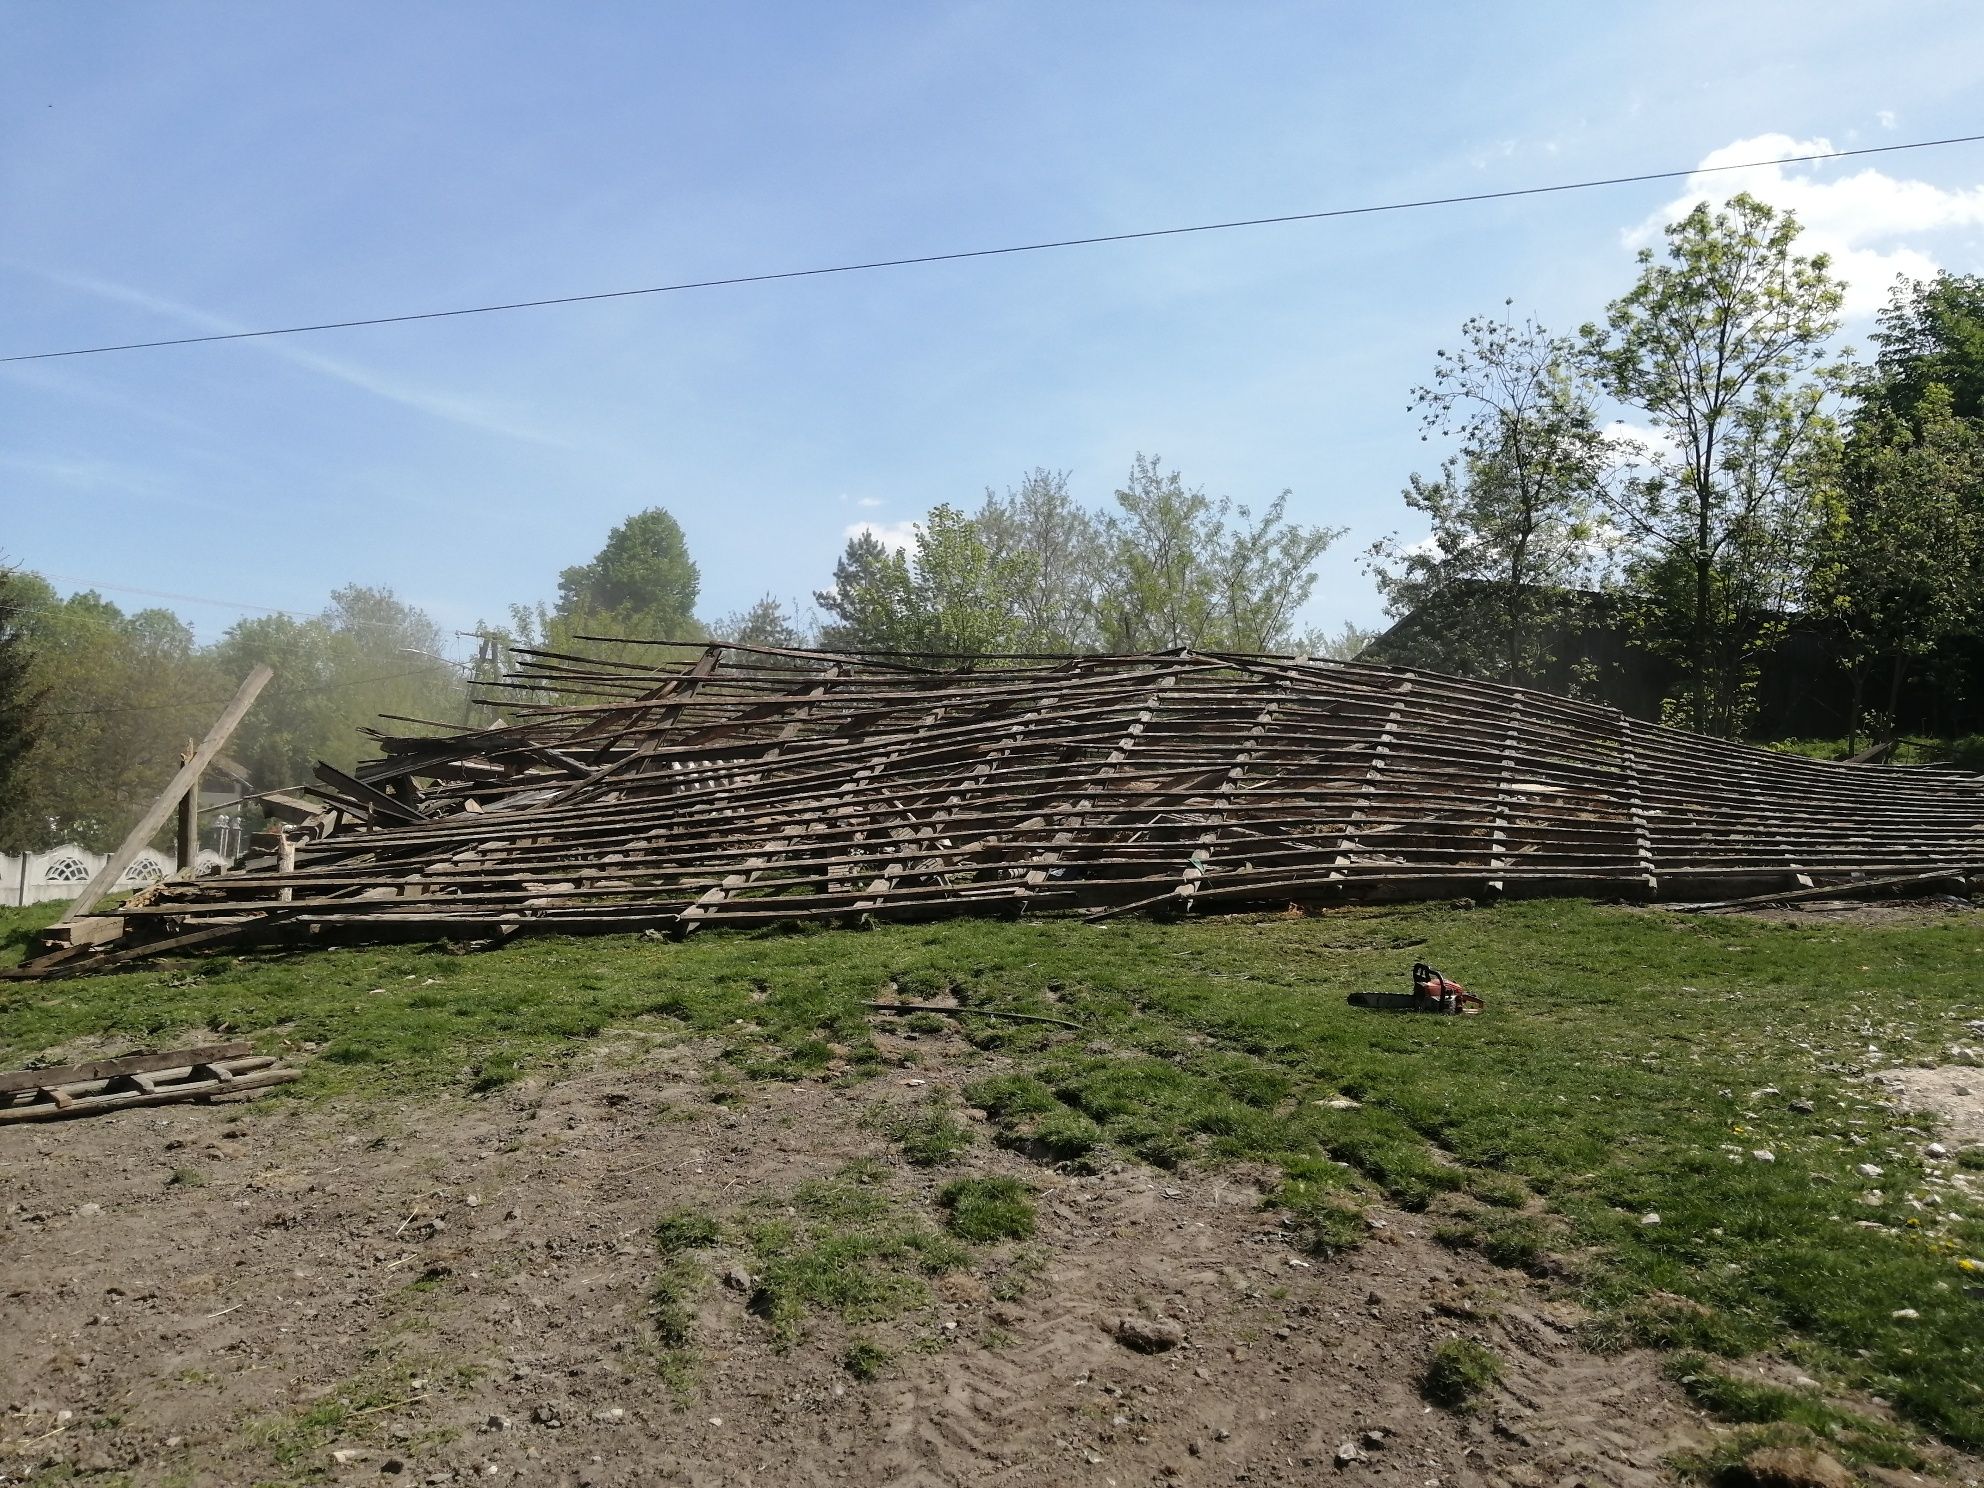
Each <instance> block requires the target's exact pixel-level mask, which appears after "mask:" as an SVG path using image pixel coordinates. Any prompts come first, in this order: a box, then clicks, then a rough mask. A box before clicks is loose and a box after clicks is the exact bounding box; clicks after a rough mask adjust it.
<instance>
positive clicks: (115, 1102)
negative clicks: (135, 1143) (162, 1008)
mask: <svg viewBox="0 0 1984 1488" xmlns="http://www.w3.org/2000/svg"><path fill="white" fill-rule="evenodd" d="M301 1073H302V1071H300V1070H294V1069H285V1068H282V1067H281V1061H280V1060H279V1059H277V1058H276V1056H274V1055H272V1054H255V1053H251V1052H250V1050H249V1046H248V1045H247V1044H243V1043H233V1044H210V1045H207V1046H205V1047H203V1048H196V1049H170V1050H165V1051H163V1052H159V1053H149V1054H126V1055H124V1056H123V1057H122V1058H118V1059H99V1060H96V1061H94V1062H93V1063H90V1064H74V1065H68V1066H64V1067H60V1068H50V1069H25V1070H9V1071H7V1072H6V1073H4V1074H0V1123H4V1122H10V1121H57V1120H61V1119H63V1118H65V1117H70V1116H94V1115H98V1114H100V1113H102V1112H105V1111H121V1110H123V1109H125V1108H126V1107H129V1106H162V1105H166V1104H168V1103H170V1102H173V1101H189V1100H213V1099H215V1098H217V1097H220V1096H232V1095H239V1094H242V1093H244V1092H246V1091H250V1090H260V1089H263V1088H265V1087H267V1086H270V1085H282V1084H286V1083H287V1082H288V1081H291V1080H294V1079H296V1078H298V1076H299V1075H301Z"/></svg>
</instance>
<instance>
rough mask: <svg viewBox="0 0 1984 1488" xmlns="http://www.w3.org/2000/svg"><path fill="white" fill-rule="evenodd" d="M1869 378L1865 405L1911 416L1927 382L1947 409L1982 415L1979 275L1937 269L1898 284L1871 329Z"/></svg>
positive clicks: (1983, 299) (1982, 277)
mask: <svg viewBox="0 0 1984 1488" xmlns="http://www.w3.org/2000/svg"><path fill="white" fill-rule="evenodd" d="M1874 344H1875V345H1876V346H1877V347H1878V348H1879V352H1878V354H1877V357H1876V361H1875V367H1874V373H1875V375H1874V378H1873V380H1872V383H1871V385H1870V386H1869V387H1868V388H1867V389H1866V390H1865V393H1864V395H1863V399H1862V404H1863V406H1867V405H1868V404H1874V403H1877V404H1879V405H1880V406H1881V407H1883V408H1885V409H1887V410H1888V411H1889V412H1890V413H1893V414H1899V415H1901V416H1903V417H1911V416H1913V414H1914V413H1915V411H1916V410H1917V409H1919V408H1921V407H1922V406H1923V400H1924V399H1925V398H1926V397H1927V396H1928V392H1929V389H1930V388H1931V387H1936V386H1940V387H1942V388H1945V389H1947V390H1948V392H1949V411H1950V415H1951V416H1952V417H1955V418H1961V419H1984V274H1949V273H1943V274H1938V275H1936V277H1935V278H1933V279H1928V280H1906V281H1903V282H1902V283H1900V284H1897V285H1896V286H1895V290H1894V294H1893V295H1892V296H1891V297H1890V298H1889V300H1888V304H1887V307H1886V308H1885V309H1883V310H1882V311H1881V315H1880V327H1879V329H1878V330H1876V331H1875V332H1874Z"/></svg>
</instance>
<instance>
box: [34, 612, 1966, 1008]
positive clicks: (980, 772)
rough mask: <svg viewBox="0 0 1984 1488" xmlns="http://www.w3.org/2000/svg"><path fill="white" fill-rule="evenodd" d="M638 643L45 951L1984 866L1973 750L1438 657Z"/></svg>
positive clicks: (1319, 902) (1692, 882)
mask: <svg viewBox="0 0 1984 1488" xmlns="http://www.w3.org/2000/svg"><path fill="white" fill-rule="evenodd" d="M629 654H631V653H630V652H629V650H628V648H627V647H626V646H625V645H624V644H615V643H612V642H605V641H601V642H599V643H597V649H596V650H595V652H594V654H591V655H572V654H564V653H554V652H549V651H535V652H528V653H523V654H522V666H521V669H520V670H519V671H517V672H515V673H513V674H511V676H510V677H509V678H508V679H507V680H506V681H504V682H501V683H497V684H495V685H494V686H493V687H491V688H489V689H486V690H485V693H484V696H483V698H482V701H484V702H485V703H488V704H490V705H492V706H494V707H495V708H496V709H497V710H498V711H499V712H500V713H501V715H502V719H503V721H502V722H500V723H498V724H496V725H495V726H492V727H489V728H482V729H476V730H473V731H470V732H466V733H446V734H437V733H434V732H428V733H424V734H419V735H411V734H410V735H405V736H387V735H383V734H381V735H377V736H376V737H377V738H378V742H379V744H380V747H381V751H382V753H381V757H380V758H378V759H376V760H373V761H371V762H370V763H368V764H366V765H364V766H362V767H360V768H359V770H358V771H357V772H356V774H355V775H347V774H344V773H342V772H339V771H336V770H333V769H330V768H329V767H320V769H319V771H318V782H319V783H318V785H317V786H316V787H315V788H314V790H313V792H312V793H313V795H314V796H315V797H316V798H317V803H318V804H317V805H316V806H315V807H305V808H304V809H302V810H294V809H293V810H292V811H291V815H292V816H293V817H296V818H298V822H297V825H296V826H295V828H294V830H293V831H290V832H289V833H288V834H287V838H286V840H285V841H284V843H283V844H282V845H281V846H280V847H279V848H275V849H273V850H269V851H265V852H260V853H256V854H251V855H250V856H249V857H247V858H245V859H243V860H242V861H241V862H240V863H238V864H237V865H235V867H234V868H233V869H232V870H230V871H228V872H226V873H219V874H213V875H209V876H206V877H202V878H198V879H182V880H173V881H168V882H165V883H162V884H159V885H157V886H155V887H153V888H151V889H149V890H147V891H145V892H144V893H143V894H141V895H139V896H136V897H135V898H134V899H133V900H131V901H127V902H126V903H125V904H123V905H122V906H119V907H118V908H117V909H116V910H115V911H114V912H113V913H112V915H111V916H110V917H109V919H110V920H111V921H114V923H104V924H100V925H98V926H97V928H96V929H95V930H94V931H92V932H90V933H78V934H76V935H75V937H74V943H72V944H71V945H69V946H67V947H66V948H64V949H62V950H59V951H58V952H56V953H55V954H54V955H52V956H50V957H46V958H44V959H43V960H42V961H41V962H39V963H36V964H35V966H34V967H32V968H31V970H34V971H40V972H44V973H45V972H64V971H70V970H85V969H90V968H92V967H96V966H107V965H114V964H117V963H118V962H121V961H126V960H130V959H133V958H135V957H139V956H144V955H149V954H153V953H156V952H160V951H167V950H171V949H175V948H192V947H196V946H214V945H218V944H223V943H228V942H254V941H270V940H283V939H304V940H331V939H336V940H345V941H351V940H383V939H389V938H422V939H434V938H461V939H480V938H488V937H490V936H496V935H504V934H509V933H512V932H516V931H520V930H527V931H539V932H545V931H549V932H565V933H577V932H591V931H630V930H650V929H651V930H657V931H661V932H665V933H671V934H682V933H686V932H689V931H693V930H695V929H697V928H698V927H700V926H704V925H732V926H762V925H767V924H777V923H784V922H791V921H798V920H829V921H849V920H858V919H861V918H863V917H874V918H878V919H882V918H889V919H900V918H914V917H932V916H939V915H957V914H981V915H986V914H1004V915H1014V914H1019V913H1022V912H1029V911H1046V910H1057V911H1066V910H1080V911H1087V912H1090V913H1091V914H1093V915H1104V914H1110V913H1115V912H1120V911H1130V910H1145V909H1157V908H1160V907H1163V908H1169V909H1173V910H1178V909H1186V908H1191V907H1194V906H1203V905H1209V904H1217V905H1221V906H1237V905H1272V906H1276V907H1280V906H1286V905H1289V904H1300V905H1310V906H1324V905H1331V904H1340V903H1346V902H1353V901H1359V900H1375V899H1427V898H1440V897H1449V896H1455V895H1468V896H1473V897H1494V896H1498V895H1580V896H1590V897H1599V898H1607V899H1612V898H1625V899H1635V900H1657V899H1658V900H1675V899H1688V898H1695V899H1702V898H1719V897H1724V896H1727V895H1731V894H1739V893H1758V892H1769V891H1774V890H1779V889H1785V890H1790V889H1796V888H1803V887H1810V886H1813V885H1824V884H1847V883H1852V882H1855V881H1864V880H1866V879H1867V878H1869V877H1875V876H1883V875H1896V874H1906V873H1925V872H1937V873H1947V874H1949V875H1951V876H1953V877H1955V878H1959V879H1960V878H1963V877H1966V876H1970V875H1977V874H1979V873H1984V777H1979V776H1974V775H1967V774H1962V773H1959V772H1956V771H1950V770H1941V769H1915V770H1907V769H1894V768H1887V767H1875V766H1866V765H1851V764H1837V763H1831V762H1827V761H1820V760H1813V759H1806V758H1802V757H1798V756H1792V755H1785V754H1776V753H1770V752H1766V751H1761V750H1756V749H1751V748H1747V747H1744V746H1741V745H1737V744H1731V743H1727V742H1723V741H1720V740H1714V739H1706V738H1701V737H1697V736H1694V735H1690V734H1685V733H1681V732H1678V731H1676V730H1672V729H1667V728H1661V727H1658V726H1655V725H1651V724H1646V723H1641V722H1638V721H1636V720H1634V719H1630V718H1627V717H1626V716H1625V715H1623V714H1621V713H1620V712H1618V711H1617V710H1616V709H1612V708H1607V707H1602V706H1598V705H1595V704H1590V703H1581V702H1575V701H1571V700H1568V699H1565V698H1560V697H1553V696H1549V695H1546V694H1542V693H1536V692H1529V691H1524V690H1522V689H1518V688H1513V687H1503V686H1497V685H1493V684H1487V683H1477V682H1465V681H1460V680H1457V679H1455V678H1451V677H1441V676H1436V675H1432V674H1428V673H1423V672H1415V671H1410V670H1403V669H1398V668H1391V667H1375V666H1362V665H1356V664H1351V663H1339V662H1326V661H1309V660H1302V659H1292V658H1287V657H1273V656H1243V655H1209V654H1205V653H1200V652H1188V651H1166V652H1157V653H1152V654H1148V655H1136V656H1085V657H1061V658H1026V657H1007V658H979V659H977V660H975V661H973V662H970V663H960V662H959V661H958V660H956V659H955V658H941V657H909V656H888V657H860V656H853V655H843V654H837V653H830V652H814V651H792V650H777V649H769V648H761V647H750V646H740V645H725V644H712V645H708V646H699V647H694V648H686V649H684V650H683V651H681V652H680V653H679V654H680V656H681V658H682V659H680V660H679V661H675V662H671V663H668V664H666V665H664V666H660V667H656V666H650V665H644V664H638V663H636V662H634V661H631V660H625V659H620V658H624V657H626V656H628V655H629ZM294 804H295V803H291V805H292V807H293V806H294ZM88 918H89V919H102V918H103V917H88ZM79 923H80V924H82V925H85V926H87V924H88V919H85V920H82V921H80V922H79ZM90 941H94V942H96V943H95V944H89V943H86V942H90Z"/></svg>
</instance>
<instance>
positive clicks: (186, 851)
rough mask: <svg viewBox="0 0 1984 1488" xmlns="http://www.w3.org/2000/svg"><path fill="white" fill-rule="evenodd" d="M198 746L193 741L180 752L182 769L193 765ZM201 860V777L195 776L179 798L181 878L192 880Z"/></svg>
mask: <svg viewBox="0 0 1984 1488" xmlns="http://www.w3.org/2000/svg"><path fill="white" fill-rule="evenodd" d="M196 747H197V746H195V745H194V743H193V741H192V740H191V739H188V740H187V741H186V747H185V748H184V749H182V750H181V751H180V752H179V763H180V765H181V767H182V768H183V767H184V766H186V765H188V764H191V763H192V761H193V753H194V750H195V748H196ZM199 858H200V777H199V776H198V775H195V776H194V777H193V783H192V784H191V785H189V786H188V787H187V788H186V794H185V795H183V796H181V797H180V798H179V876H180V877H181V878H191V877H192V876H193V872H194V870H195V869H196V868H198V867H199Z"/></svg>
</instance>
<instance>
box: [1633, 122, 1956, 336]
mask: <svg viewBox="0 0 1984 1488" xmlns="http://www.w3.org/2000/svg"><path fill="white" fill-rule="evenodd" d="M1832 148H1833V146H1832V144H1831V143H1830V142H1829V141H1827V140H1824V139H1805V140H1801V139H1793V138H1792V137H1791V136H1790V135H1788V134H1763V135H1758V136H1756V137H1754V138H1752V139H1742V140H1736V141H1734V142H1733V143H1731V144H1728V145H1725V146H1724V147H1723V148H1721V149H1720V150H1714V151H1711V152H1710V153H1709V154H1708V155H1706V156H1705V157H1703V159H1702V162H1701V167H1702V168H1708V167H1713V166H1719V165H1734V164H1738V163H1741V162H1745V161H1752V160H1762V161H1771V162H1776V161H1781V160H1782V159H1783V157H1785V156H1796V155H1815V154H1820V153H1823V152H1825V151H1828V150H1831V149H1832ZM1840 171H1841V167H1840V166H1838V165H1834V164H1828V163H1826V162H1823V161H1819V162H1812V163H1808V164H1804V165H1784V164H1779V163H1771V164H1765V165H1759V166H1754V167H1751V168H1749V169H1746V170H1726V171H1717V172H1716V173H1715V174H1713V175H1702V174H1699V173H1698V174H1695V175H1692V176H1690V177H1688V180H1687V184H1686V186H1685V188H1684V189H1683V191H1682V194H1681V195H1679V196H1677V197H1676V198H1675V199H1674V200H1673V201H1671V202H1669V203H1667V205H1666V206H1664V207H1662V208H1661V209H1660V210H1659V211H1657V212H1655V213H1653V214H1652V215H1651V216H1649V217H1648V218H1647V219H1646V220H1645V221H1644V222H1641V223H1640V224H1639V225H1638V226H1637V227H1634V228H1630V229H1628V230H1627V232H1626V234H1625V238H1626V243H1627V245H1628V246H1629V247H1635V248H1637V247H1640V246H1642V245H1644V244H1647V243H1651V242H1654V241H1655V240H1656V239H1658V237H1659V236H1660V230H1661V229H1662V228H1663V227H1665V226H1666V225H1667V224H1668V223H1670V222H1675V221H1678V220H1679V219H1681V218H1682V217H1685V216H1686V215H1687V214H1688V213H1689V211H1691V210H1692V209H1693V208H1694V206H1695V204H1696V203H1697V202H1703V201H1706V202H1709V203H1711V204H1713V205H1720V204H1721V203H1722V202H1725V201H1727V200H1728V199H1729V198H1730V197H1732V196H1734V195H1736V193H1737V192H1739V191H1747V192H1749V193H1750V194H1751V195H1752V196H1754V197H1757V198H1758V199H1760V200H1762V201H1766V202H1769V203H1770V204H1771V205H1772V206H1774V207H1777V208H1779V209H1780V210H1789V211H1792V212H1795V213H1797V214H1798V220H1799V222H1801V223H1802V224H1803V225H1804V228H1805V231H1804V234H1803V235H1802V236H1801V237H1800V238H1799V240H1798V241H1799V246H1800V248H1801V249H1802V250H1803V251H1805V252H1807V253H1812V252H1824V253H1828V254H1830V255H1831V256H1832V268H1833V272H1834V273H1835V274H1837V275H1838V276H1839V277H1840V278H1841V279H1843V280H1845V281H1846V286H1847V288H1846V315H1847V317H1848V318H1849V319H1857V318H1860V317H1864V316H1869V315H1872V314H1873V313H1874V312H1875V311H1876V310H1878V309H1880V307H1881V306H1882V305H1883V304H1885V303H1886V301H1887V297H1888V290H1889V288H1890V286H1892V285H1893V283H1894V281H1895V279H1896V278H1897V277H1899V276H1904V275H1905V276H1907V277H1909V278H1912V279H1920V278H1926V277H1928V276H1929V275H1932V274H1934V273H1935V272H1936V268H1937V264H1936V260H1935V259H1934V258H1933V257H1932V256H1931V254H1930V252H1929V250H1928V248H1927V247H1925V246H1923V244H1922V239H1924V238H1927V237H1930V236H1932V235H1934V234H1938V233H1946V232H1950V231H1953V230H1957V229H1961V228H1975V227H1978V226H1984V186H1972V187H1967V188H1965V187H1957V188H1951V189H1945V188H1944V187H1941V186H1934V185H1931V184H1930V183H1929V182H1927V181H1911V180H1904V179H1902V178H1900V177H1897V176H1890V175H1887V174H1886V173H1885V172H1882V171H1879V170H1876V169H1874V168H1873V167H1871V166H1866V167H1862V168H1860V169H1858V170H1854V171H1851V172H1850V173H1846V174H1839V173H1838V172H1840Z"/></svg>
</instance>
